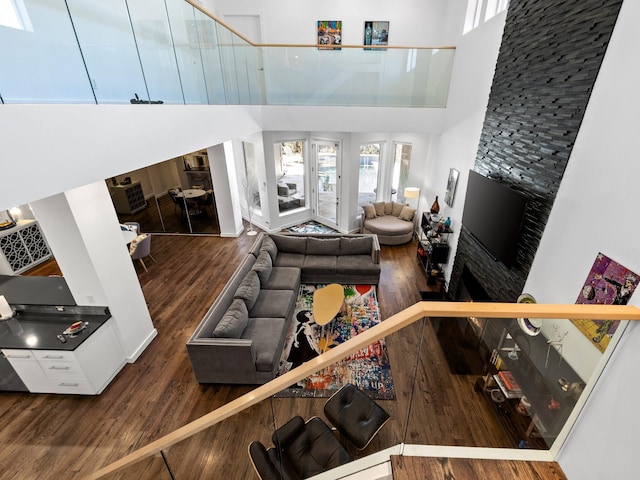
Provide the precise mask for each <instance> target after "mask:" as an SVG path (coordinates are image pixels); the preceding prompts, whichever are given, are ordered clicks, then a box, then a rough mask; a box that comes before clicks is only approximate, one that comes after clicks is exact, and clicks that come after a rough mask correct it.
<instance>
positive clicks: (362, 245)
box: [340, 237, 373, 255]
mask: <svg viewBox="0 0 640 480" xmlns="http://www.w3.org/2000/svg"><path fill="white" fill-rule="evenodd" d="M372 246H373V238H371V237H342V238H341V239H340V255H370V254H371V248H372Z"/></svg>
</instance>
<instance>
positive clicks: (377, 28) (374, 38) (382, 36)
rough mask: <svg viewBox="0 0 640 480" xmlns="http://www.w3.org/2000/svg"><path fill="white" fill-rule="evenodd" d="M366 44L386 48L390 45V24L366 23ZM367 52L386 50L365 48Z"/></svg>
mask: <svg viewBox="0 0 640 480" xmlns="http://www.w3.org/2000/svg"><path fill="white" fill-rule="evenodd" d="M364 44H365V45H377V46H386V45H389V22H377V21H367V22H364ZM365 50H385V49H380V48H375V49H374V48H365Z"/></svg>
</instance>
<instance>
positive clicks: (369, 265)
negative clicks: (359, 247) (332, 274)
mask: <svg viewBox="0 0 640 480" xmlns="http://www.w3.org/2000/svg"><path fill="white" fill-rule="evenodd" d="M336 268H337V271H338V272H340V273H341V274H343V273H344V274H349V275H354V274H355V275H370V274H376V273H380V265H378V264H377V263H373V261H372V260H371V255H340V256H339V257H338V261H337V266H336Z"/></svg>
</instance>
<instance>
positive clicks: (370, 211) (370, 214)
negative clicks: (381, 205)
mask: <svg viewBox="0 0 640 480" xmlns="http://www.w3.org/2000/svg"><path fill="white" fill-rule="evenodd" d="M362 210H364V218H365V219H367V220H371V219H372V218H376V207H374V206H373V204H372V203H370V204H368V205H363V206H362Z"/></svg>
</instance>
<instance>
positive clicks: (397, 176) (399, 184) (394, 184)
mask: <svg viewBox="0 0 640 480" xmlns="http://www.w3.org/2000/svg"><path fill="white" fill-rule="evenodd" d="M410 165H411V145H410V144H406V143H396V144H395V145H394V157H393V172H392V174H391V200H394V201H398V202H400V203H405V202H406V199H405V198H404V189H405V187H407V180H408V178H409V166H410Z"/></svg>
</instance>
